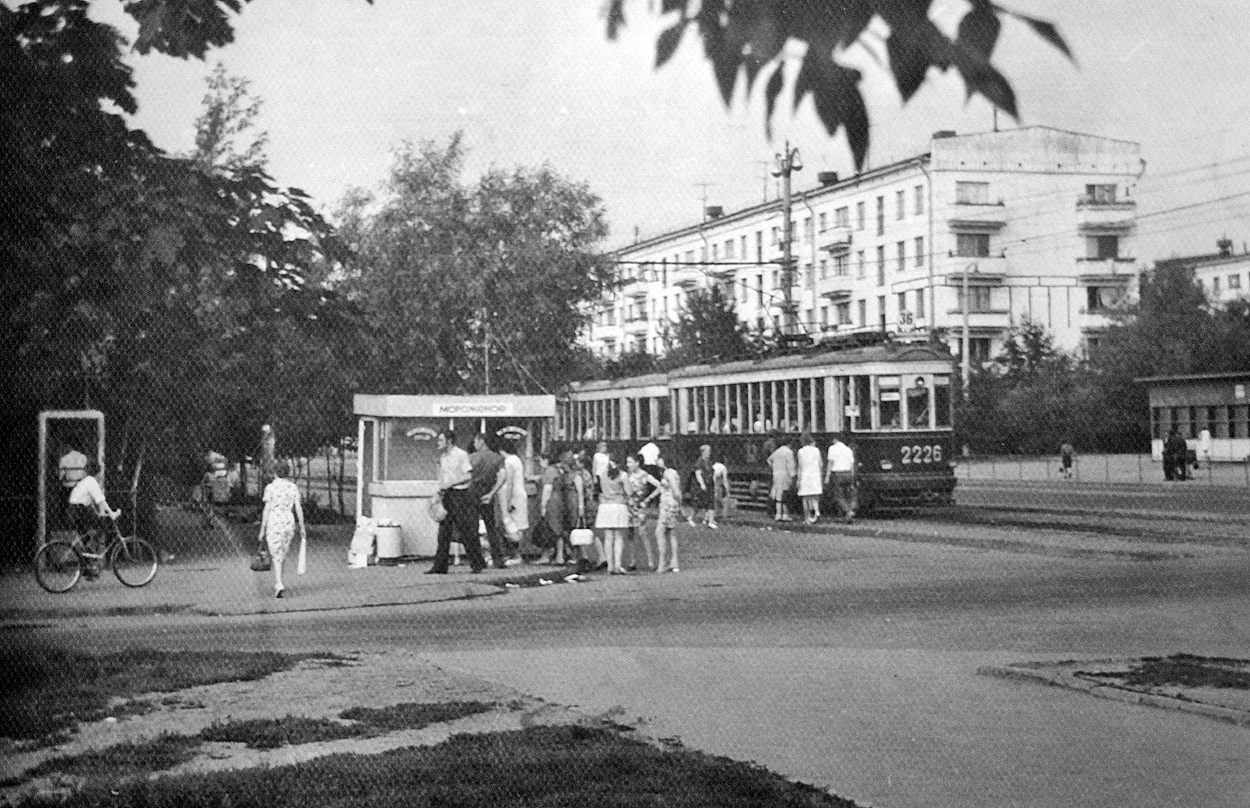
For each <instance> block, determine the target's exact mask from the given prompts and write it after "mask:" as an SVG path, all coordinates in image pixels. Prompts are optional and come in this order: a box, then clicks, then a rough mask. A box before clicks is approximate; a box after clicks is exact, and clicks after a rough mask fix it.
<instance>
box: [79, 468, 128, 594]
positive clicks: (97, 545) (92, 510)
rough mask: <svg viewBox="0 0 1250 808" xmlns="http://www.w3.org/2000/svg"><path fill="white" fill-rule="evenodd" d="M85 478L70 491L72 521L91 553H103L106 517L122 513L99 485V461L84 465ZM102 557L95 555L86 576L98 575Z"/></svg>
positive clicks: (112, 517)
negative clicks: (107, 498) (111, 506)
mask: <svg viewBox="0 0 1250 808" xmlns="http://www.w3.org/2000/svg"><path fill="white" fill-rule="evenodd" d="M83 471H84V474H83V478H82V479H81V480H79V481H78V482H77V483H75V484H74V488H73V490H72V491H70V492H69V521H70V524H71V525H73V526H74V530H76V531H77V532H78V535H79V536H81V537H82V543H83V547H84V548H85V549H86V550H87V552H88V553H100V552H102V547H101V541H100V538H101V532H102V531H103V529H104V527H105V522H104V519H105V518H106V517H107V518H109V519H116V518H117V517H119V516H121V515H122V512H121V511H120V510H116V511H115V510H113V509H112V508H110V507H109V504H108V500H106V499H105V498H104V489H103V488H101V487H100V482H99V480H97V479H96V476H97V475H99V473H100V464H99V463H98V462H97V461H95V460H88V461H87V464H86V466H85V467H84V468H83ZM98 565H99V561H98V560H96V559H93V563H92V564H91V565H90V568H89V569H88V571H87V572H86V573H85V574H86V575H87V577H89V578H94V577H95V576H96V575H99V568H98Z"/></svg>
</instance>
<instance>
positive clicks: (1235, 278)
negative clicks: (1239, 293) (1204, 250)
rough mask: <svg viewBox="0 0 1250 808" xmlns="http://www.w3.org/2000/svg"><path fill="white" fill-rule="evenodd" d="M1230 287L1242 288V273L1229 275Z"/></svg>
mask: <svg viewBox="0 0 1250 808" xmlns="http://www.w3.org/2000/svg"><path fill="white" fill-rule="evenodd" d="M1228 288H1229V289H1240V288H1241V276H1240V275H1229V276H1228Z"/></svg>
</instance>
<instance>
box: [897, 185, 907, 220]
mask: <svg viewBox="0 0 1250 808" xmlns="http://www.w3.org/2000/svg"><path fill="white" fill-rule="evenodd" d="M894 207H895V213H894V218H895V219H898V220H899V221H902V220H903V217H904V216H906V215H907V194H906V192H904V191H898V192H896V193H895V194H894Z"/></svg>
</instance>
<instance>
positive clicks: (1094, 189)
mask: <svg viewBox="0 0 1250 808" xmlns="http://www.w3.org/2000/svg"><path fill="white" fill-rule="evenodd" d="M1115 190H1116V187H1115V185H1086V186H1085V201H1086V202H1089V203H1092V204H1094V205H1110V204H1114V203H1115Z"/></svg>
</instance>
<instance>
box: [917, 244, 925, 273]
mask: <svg viewBox="0 0 1250 808" xmlns="http://www.w3.org/2000/svg"><path fill="white" fill-rule="evenodd" d="M916 266H917V267H922V266H924V236H916Z"/></svg>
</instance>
